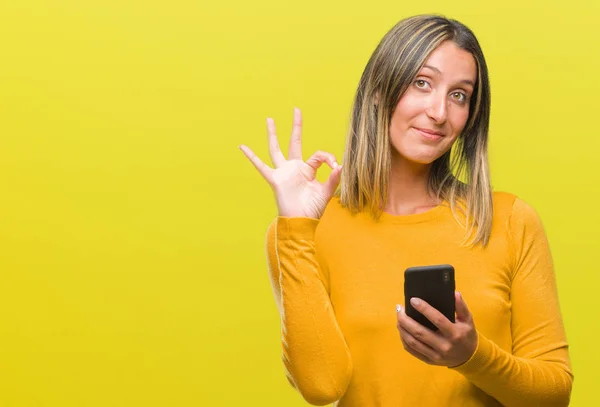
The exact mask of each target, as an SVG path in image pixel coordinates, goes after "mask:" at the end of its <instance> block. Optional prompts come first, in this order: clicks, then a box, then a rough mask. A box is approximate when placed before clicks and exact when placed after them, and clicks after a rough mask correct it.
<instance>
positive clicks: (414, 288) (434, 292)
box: [404, 264, 455, 331]
mask: <svg viewBox="0 0 600 407" xmlns="http://www.w3.org/2000/svg"><path fill="white" fill-rule="evenodd" d="M454 290H455V282H454V267H452V266H451V265H449V264H438V265H432V266H418V267H409V268H407V269H406V270H405V271H404V304H405V307H406V315H408V316H409V317H411V318H412V319H414V320H415V321H417V322H418V323H420V324H421V325H423V326H426V327H427V328H429V329H431V330H432V331H437V329H438V328H437V327H436V326H435V325H433V324H432V323H431V322H430V321H429V320H428V319H427V318H426V317H425V316H424V315H423V314H421V313H420V312H419V311H417V310H415V309H414V308H413V307H412V305H411V304H410V299H411V298H413V297H417V298H421V299H422V300H425V301H427V303H428V304H430V305H431V306H432V307H434V308H435V309H437V310H438V311H440V312H441V313H442V314H444V315H445V316H446V318H448V319H449V320H450V321H451V322H454V313H455V300H454Z"/></svg>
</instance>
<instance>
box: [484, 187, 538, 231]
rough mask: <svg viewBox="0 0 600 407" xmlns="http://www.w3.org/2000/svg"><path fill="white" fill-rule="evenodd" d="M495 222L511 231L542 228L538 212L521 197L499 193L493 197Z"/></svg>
mask: <svg viewBox="0 0 600 407" xmlns="http://www.w3.org/2000/svg"><path fill="white" fill-rule="evenodd" d="M492 201H493V205H494V220H495V221H496V222H499V223H503V224H505V225H506V226H507V227H508V228H509V229H514V228H520V227H524V226H530V227H535V228H541V227H542V224H541V219H540V216H539V214H538V212H537V210H536V209H535V208H534V207H533V206H532V205H531V204H530V203H528V202H526V201H525V200H524V199H522V198H520V197H519V196H517V195H515V194H512V193H509V192H504V191H499V192H494V193H493V196H492Z"/></svg>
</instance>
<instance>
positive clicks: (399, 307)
mask: <svg viewBox="0 0 600 407" xmlns="http://www.w3.org/2000/svg"><path fill="white" fill-rule="evenodd" d="M400 312H402V305H400V304H396V313H400Z"/></svg>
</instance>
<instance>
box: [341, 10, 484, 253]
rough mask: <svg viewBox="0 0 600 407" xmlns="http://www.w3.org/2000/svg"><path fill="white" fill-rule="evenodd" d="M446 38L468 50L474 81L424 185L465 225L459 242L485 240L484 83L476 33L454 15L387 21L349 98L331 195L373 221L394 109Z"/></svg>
mask: <svg viewBox="0 0 600 407" xmlns="http://www.w3.org/2000/svg"><path fill="white" fill-rule="evenodd" d="M444 41H452V42H454V43H455V44H456V45H457V46H458V47H460V48H461V49H464V50H465V51H467V52H469V53H470V54H472V55H473V57H474V59H475V63H476V66H477V80H476V84H475V88H474V90H473V97H472V98H471V101H470V106H469V117H468V119H467V123H466V125H465V128H464V129H463V131H462V133H461V134H460V135H459V137H458V138H457V140H456V141H455V142H454V145H453V146H452V148H451V149H450V150H449V151H448V152H446V153H445V154H444V155H443V156H441V157H440V158H438V159H437V160H435V161H434V162H433V163H432V167H431V171H430V175H429V182H428V188H429V190H430V192H431V193H433V194H434V196H436V197H437V198H438V199H439V200H441V201H445V202H448V203H449V205H450V207H451V208H452V212H453V214H454V217H455V219H456V220H457V221H458V222H459V223H460V224H461V225H463V226H464V227H465V230H466V233H465V240H464V241H463V243H466V242H468V241H470V243H471V244H473V245H475V244H477V243H481V244H483V245H484V246H485V245H486V244H487V242H488V240H489V237H490V233H491V228H492V188H491V184H490V176H489V165H488V153H487V145H488V130H489V121H490V85H489V78H488V70H487V65H486V62H485V58H484V56H483V52H482V50H481V47H480V45H479V42H478V41H477V38H476V37H475V35H474V34H473V32H472V31H471V30H470V29H469V28H468V27H466V26H465V25H464V24H462V23H460V22H458V21H456V20H452V19H448V18H445V17H443V16H439V15H419V16H414V17H410V18H407V19H404V20H401V21H400V22H398V23H397V24H396V25H395V26H394V27H392V29H391V30H389V31H388V32H387V34H386V35H385V36H384V37H383V39H382V40H381V42H380V43H379V44H378V46H377V48H376V49H375V51H374V52H373V54H372V55H371V57H370V59H369V61H368V63H367V65H366V67H365V69H364V71H363V74H362V76H361V78H360V82H359V85H358V89H357V91H356V94H355V97H354V101H353V106H352V115H351V117H350V125H349V131H348V136H347V141H346V147H345V151H344V160H343V163H344V166H343V169H342V175H341V183H340V188H339V189H338V191H337V192H336V194H337V195H338V196H339V197H340V203H341V204H342V206H344V207H346V208H348V209H350V210H351V211H352V212H353V213H356V212H362V211H365V210H366V211H368V212H370V213H371V214H372V215H373V217H374V218H375V219H378V218H379V217H380V216H381V213H382V212H383V209H384V207H385V204H386V200H387V194H388V184H389V177H390V171H391V149H392V147H391V143H390V134H389V128H390V122H391V118H392V114H393V112H394V109H395V107H396V105H397V104H398V101H399V100H400V98H401V97H402V96H403V95H404V93H405V92H406V90H407V89H408V87H409V86H410V85H411V83H412V82H413V81H414V79H415V77H416V76H417V75H418V72H419V71H420V69H421V68H422V66H423V64H424V63H425V61H426V59H427V58H428V56H429V55H430V54H431V52H432V51H433V50H435V49H436V48H437V47H438V46H439V45H440V44H441V43H442V42H444ZM459 215H462V216H459Z"/></svg>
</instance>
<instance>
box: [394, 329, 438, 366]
mask: <svg viewBox="0 0 600 407" xmlns="http://www.w3.org/2000/svg"><path fill="white" fill-rule="evenodd" d="M398 330H399V331H400V338H401V339H402V343H403V344H404V349H406V350H407V351H409V352H410V353H411V354H412V355H413V356H417V355H415V354H414V352H416V353H417V354H418V355H421V356H424V357H425V358H427V359H428V360H429V362H428V363H437V361H438V360H440V355H438V353H437V352H436V351H435V350H433V349H432V348H431V347H430V346H428V345H426V344H424V343H423V342H421V341H420V340H419V339H417V338H415V337H414V336H413V335H411V334H410V333H409V332H408V331H407V330H405V329H403V328H402V327H400V328H398ZM417 357H418V356H417Z"/></svg>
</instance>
